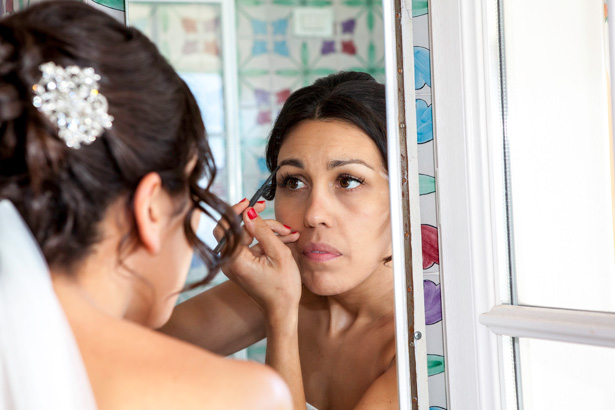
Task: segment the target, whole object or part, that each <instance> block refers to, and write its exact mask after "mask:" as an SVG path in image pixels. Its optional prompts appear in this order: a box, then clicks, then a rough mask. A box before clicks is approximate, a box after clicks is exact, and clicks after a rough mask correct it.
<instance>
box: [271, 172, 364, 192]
mask: <svg viewBox="0 0 615 410" xmlns="http://www.w3.org/2000/svg"><path fill="white" fill-rule="evenodd" d="M364 182H365V178H361V177H356V176H354V175H350V174H340V175H338V177H337V179H336V186H337V187H339V188H340V189H342V190H343V191H346V192H348V191H353V190H355V189H357V188H359V187H361V186H362V185H363V184H364ZM277 186H278V187H279V188H281V189H287V190H289V191H299V190H301V189H304V188H305V187H307V183H306V182H305V181H303V179H302V177H301V176H300V175H296V174H281V175H279V181H278V182H277Z"/></svg>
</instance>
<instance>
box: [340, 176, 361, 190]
mask: <svg viewBox="0 0 615 410" xmlns="http://www.w3.org/2000/svg"><path fill="white" fill-rule="evenodd" d="M362 183H363V180H362V179H359V178H355V177H352V176H350V175H342V176H340V177H339V178H338V184H339V186H340V188H343V189H354V188H357V187H358V186H359V185H361V184H362Z"/></svg>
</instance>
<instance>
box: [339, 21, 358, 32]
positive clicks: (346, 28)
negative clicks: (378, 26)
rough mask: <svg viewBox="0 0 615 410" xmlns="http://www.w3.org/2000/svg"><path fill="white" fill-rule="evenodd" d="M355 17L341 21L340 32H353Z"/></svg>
mask: <svg viewBox="0 0 615 410" xmlns="http://www.w3.org/2000/svg"><path fill="white" fill-rule="evenodd" d="M356 23H357V22H356V20H355V19H348V20H346V21H342V33H350V34H352V33H354V27H355V25H356Z"/></svg>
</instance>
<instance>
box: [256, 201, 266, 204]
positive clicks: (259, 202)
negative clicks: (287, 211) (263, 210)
mask: <svg viewBox="0 0 615 410" xmlns="http://www.w3.org/2000/svg"><path fill="white" fill-rule="evenodd" d="M264 203H265V201H258V202H257V204H264Z"/></svg>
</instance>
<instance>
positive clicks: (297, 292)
mask: <svg viewBox="0 0 615 410" xmlns="http://www.w3.org/2000/svg"><path fill="white" fill-rule="evenodd" d="M233 209H234V210H235V212H237V213H238V214H242V216H243V221H244V229H243V231H244V232H243V235H242V238H241V241H240V246H239V249H238V251H237V253H236V255H235V258H234V259H233V261H232V262H231V263H230V264H229V265H228V266H226V267H225V268H224V269H223V271H224V273H225V274H226V275H227V276H228V277H229V278H230V279H231V280H233V281H234V282H235V283H237V284H238V285H239V286H241V287H242V288H243V289H244V290H245V291H246V293H248V294H249V295H250V296H251V297H252V298H253V299H254V300H255V301H256V303H257V304H258V305H259V306H260V308H261V309H262V310H263V312H264V313H265V316H266V317H267V320H268V321H271V320H274V321H277V320H284V317H287V316H288V315H289V314H290V315H293V316H295V317H296V315H297V312H298V306H299V300H300V298H301V277H300V275H299V269H298V267H297V264H296V262H295V260H294V258H293V256H292V254H291V251H290V249H289V248H288V247H287V246H286V243H289V242H294V241H296V240H297V239H299V233H297V232H292V229H291V228H290V227H288V226H285V225H283V224H282V223H280V222H278V221H275V220H263V219H262V218H261V217H260V216H258V212H262V211H263V210H264V209H265V202H264V201H262V202H259V203H257V204H256V205H255V206H254V208H248V201H247V200H243V201H241V202H239V203H238V204H236V205H234V206H233ZM216 233H217V236H219V235H220V233H221V230H217V232H216ZM276 234H277V235H276ZM254 239H256V240H257V241H258V243H257V244H256V245H254V246H252V247H250V245H251V244H252V242H253V240H254ZM270 325H271V323H270Z"/></svg>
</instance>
